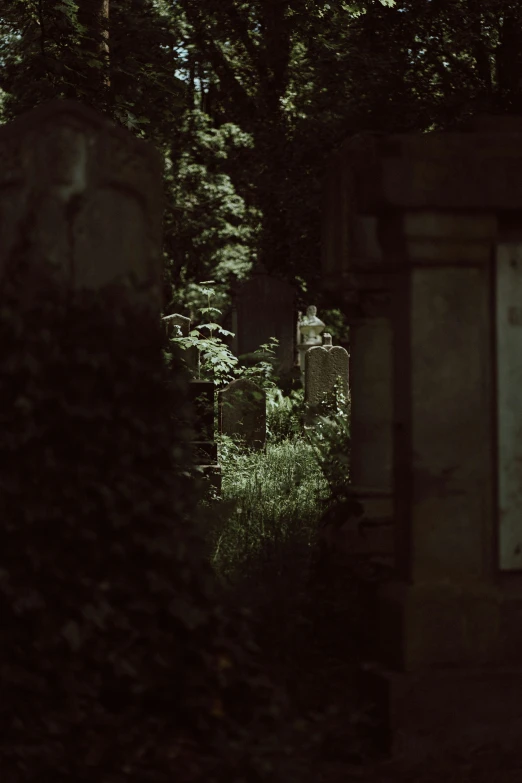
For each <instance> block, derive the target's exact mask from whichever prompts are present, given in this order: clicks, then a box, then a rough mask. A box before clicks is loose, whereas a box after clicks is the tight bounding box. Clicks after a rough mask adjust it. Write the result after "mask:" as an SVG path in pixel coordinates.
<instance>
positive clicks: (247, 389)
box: [218, 378, 266, 449]
mask: <svg viewBox="0 0 522 783" xmlns="http://www.w3.org/2000/svg"><path fill="white" fill-rule="evenodd" d="M218 399H219V430H220V432H221V433H223V434H224V435H230V436H239V437H240V438H241V439H242V440H243V442H244V443H245V445H246V446H248V447H249V448H252V449H262V448H264V445H265V441H266V392H265V391H264V389H261V387H260V386H258V385H257V383H254V382H253V381H250V380H248V379H246V378H239V379H238V380H237V381H232V383H229V384H228V386H225V388H224V389H222V390H221V391H220V392H219V395H218Z"/></svg>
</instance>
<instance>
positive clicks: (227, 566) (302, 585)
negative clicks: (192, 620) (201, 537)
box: [209, 437, 329, 663]
mask: <svg viewBox="0 0 522 783" xmlns="http://www.w3.org/2000/svg"><path fill="white" fill-rule="evenodd" d="M220 451H221V457H220V460H221V464H222V469H223V484H222V499H221V500H220V501H218V502H217V503H215V504H214V506H213V511H214V520H213V524H212V526H211V530H210V531H209V536H210V538H211V548H212V555H211V560H212V564H213V566H214V569H215V571H216V574H217V575H218V577H219V578H220V580H221V582H222V584H223V585H224V586H226V592H227V594H228V596H229V598H230V600H233V601H239V602H240V603H241V604H242V605H243V606H245V607H246V608H248V609H250V610H251V611H253V612H254V613H255V616H256V617H257V619H258V621H259V623H260V626H262V628H263V637H264V638H263V641H264V642H265V643H266V647H267V649H269V650H270V652H271V654H272V655H273V656H274V657H276V658H279V661H280V663H284V661H285V660H286V659H288V657H289V656H291V654H292V650H293V647H294V645H295V641H296V638H297V635H298V628H299V624H300V623H301V622H304V619H303V615H302V611H301V607H302V603H303V601H304V599H305V596H306V592H307V582H308V579H309V574H310V566H311V562H312V554H313V547H314V542H315V538H316V534H317V526H318V520H319V518H320V516H321V515H322V513H323V510H324V504H325V501H327V499H328V497H329V487H328V483H327V481H326V480H325V478H324V476H323V474H322V472H321V470H320V468H319V466H318V464H317V459H316V457H315V454H314V451H313V449H312V447H311V446H310V445H309V444H308V443H307V442H306V441H305V440H304V439H303V438H302V437H294V438H293V439H291V440H282V441H280V442H276V443H274V442H269V443H268V444H267V446H266V451H265V452H252V451H245V450H242V449H241V447H240V446H239V445H238V444H235V443H234V442H233V441H232V440H231V439H229V438H223V439H222V441H221V450H220Z"/></svg>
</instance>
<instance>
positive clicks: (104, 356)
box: [0, 101, 204, 781]
mask: <svg viewBox="0 0 522 783" xmlns="http://www.w3.org/2000/svg"><path fill="white" fill-rule="evenodd" d="M0 161H1V165H0V273H1V287H2V288H1V290H2V308H1V316H0V454H1V457H2V459H1V464H2V467H1V475H0V508H1V514H0V605H1V606H2V625H3V629H2V634H1V637H2V644H1V645H0V690H1V691H2V708H1V711H2V718H5V717H6V716H9V724H10V728H9V732H10V734H9V741H7V742H1V743H0V768H1V769H2V776H3V777H4V778H5V779H6V780H12V781H14V780H22V779H25V780H29V779H33V780H34V779H38V778H40V777H43V778H46V779H47V778H48V779H53V778H56V775H57V774H58V775H59V776H60V775H63V776H64V777H65V778H66V779H70V780H75V779H81V778H82V777H84V775H87V778H89V777H90V775H89V772H88V771H87V772H86V770H89V769H91V770H94V769H95V767H97V768H99V769H107V770H113V771H114V775H116V776H118V774H119V773H118V770H120V771H121V770H125V768H126V767H127V765H128V768H129V769H131V768H136V767H137V765H139V764H140V763H141V762H140V758H141V757H142V747H141V746H140V743H139V742H135V741H134V740H133V739H132V738H131V739H130V740H129V737H128V735H127V736H125V737H124V736H123V735H124V734H126V732H123V734H122V732H121V731H120V729H121V725H122V724H121V720H122V717H123V714H124V712H125V711H130V712H129V714H132V724H133V727H134V729H135V730H136V736H147V735H149V733H150V732H151V731H154V730H155V729H157V728H158V727H159V726H162V727H163V728H162V729H161V730H162V732H164V733H165V735H167V734H168V736H169V741H168V746H167V743H165V744H163V746H162V744H161V742H160V743H158V744H157V747H156V749H155V752H154V753H153V754H152V755H153V757H148V759H147V765H148V769H149V771H150V772H151V774H152V776H153V777H156V778H158V779H161V778H164V777H165V775H167V776H168V775H169V774H170V772H171V771H172V761H171V758H170V757H171V755H172V753H171V747H172V745H171V742H172V731H171V728H172V726H176V725H177V724H179V722H180V720H181V717H180V716H179V715H176V710H177V707H176V705H177V704H180V703H181V704H183V703H184V702H183V701H182V699H180V696H179V693H178V691H179V689H178V684H179V685H180V686H181V678H182V677H183V675H181V674H180V678H179V683H177V684H175V685H174V692H175V696H174V697H173V700H172V702H171V703H170V704H168V706H167V708H165V704H163V705H161V707H159V708H158V706H157V705H158V704H159V701H158V694H160V693H161V694H168V693H169V688H170V686H171V685H172V683H173V674H174V678H175V679H176V677H175V672H173V667H172V661H173V660H177V657H176V656H179V654H180V647H179V643H178V640H179V628H180V619H179V618H180V615H179V613H178V606H179V602H180V601H179V599H180V595H181V594H183V593H182V590H183V589H185V590H187V588H183V587H182V586H181V585H182V582H181V578H178V577H179V575H180V573H181V570H182V568H181V565H182V564H181V563H180V558H181V555H178V554H177V553H178V552H180V551H181V547H180V541H181V540H182V542H183V543H184V544H186V543H187V541H188V538H187V535H188V534H187V533H183V534H182V535H183V536H184V537H183V539H180V535H181V534H180V531H181V530H185V525H184V522H185V521H186V520H187V518H188V515H189V514H190V510H191V506H190V498H189V494H190V493H189V490H190V484H188V483H187V481H186V480H185V476H184V474H185V466H186V461H188V460H189V454H188V447H187V446H186V444H185V443H184V440H183V437H182V434H181V433H182V429H183V427H184V418H185V416H184V412H183V411H182V404H183V397H184V395H185V394H186V390H185V386H186V383H185V380H184V378H183V377H182V374H181V373H180V374H179V377H175V378H173V379H172V383H171V384H168V383H167V377H166V375H165V366H164V359H163V354H162V348H163V347H164V334H163V332H162V328H161V321H160V305H161V302H160V292H161V285H160V283H161V278H162V268H161V222H162V191H163V185H162V164H161V158H160V156H159V154H158V153H157V152H156V151H155V150H154V149H153V148H152V147H151V146H150V145H149V144H146V143H145V142H143V141H138V140H137V139H135V138H134V137H133V136H132V134H130V133H128V132H126V131H124V130H122V129H120V128H117V127H116V126H115V125H114V124H113V123H112V122H111V121H110V120H108V119H107V118H104V117H102V116H100V115H98V114H96V113H94V112H92V111H90V110H88V109H86V108H85V107H83V106H81V105H78V104H76V103H70V102H59V101H57V102H53V103H50V104H47V105H42V106H39V107H38V108H37V109H35V110H34V111H31V112H30V113H29V114H28V115H26V116H22V117H21V118H19V119H17V120H15V121H13V122H12V123H8V124H7V125H5V126H3V127H1V128H0ZM173 401H174V403H175V407H173ZM202 573H204V572H203V570H202ZM193 592H194V593H195V592H196V591H195V590H194V591H193ZM186 611H187V612H188V613H190V611H191V608H190V607H189V606H188V605H187V609H186ZM196 612H199V613H200V614H201V609H200V608H197V609H196ZM37 616H38V618H39V619H37ZM44 618H45V619H44ZM4 631H5V632H4ZM122 633H123V635H124V637H125V640H126V645H125V650H123V648H122ZM187 665H190V663H188V664H187ZM64 677H65V679H64ZM191 677H192V678H194V681H196V680H195V677H194V675H191ZM59 683H62V684H61V685H59ZM62 686H63V687H62ZM57 689H58V690H57ZM60 690H61V692H62V695H60V694H59V691H60ZM62 696H63V697H64V698H62ZM182 698H183V697H182ZM167 699H168V696H167ZM79 705H81V709H78V707H79ZM114 705H116V709H114ZM167 713H169V718H168V719H166V718H165V715H166V714H167ZM42 716H49V720H43V719H42ZM166 721H171V724H170V727H169V728H168V729H167V728H166V726H165V723H166ZM153 726H154V727H155V728H154V729H153V728H152V727H153ZM118 727H120V728H118ZM77 740H78V741H77ZM67 748H68V749H69V750H70V751H71V752H64V751H65V749H67ZM73 748H74V750H72V749H73ZM93 752H94V755H93ZM122 774H123V773H122ZM94 776H95V777H96V774H94ZM107 776H108V777H109V778H110V777H112V773H111V772H110V771H109V772H108V773H107ZM182 777H183V775H182Z"/></svg>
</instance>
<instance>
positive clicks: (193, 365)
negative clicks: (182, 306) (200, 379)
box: [162, 313, 199, 375]
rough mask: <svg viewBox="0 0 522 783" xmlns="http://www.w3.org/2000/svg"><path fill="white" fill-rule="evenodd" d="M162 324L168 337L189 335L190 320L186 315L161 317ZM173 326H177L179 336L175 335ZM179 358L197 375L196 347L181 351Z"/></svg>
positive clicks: (177, 314)
mask: <svg viewBox="0 0 522 783" xmlns="http://www.w3.org/2000/svg"><path fill="white" fill-rule="evenodd" d="M162 320H163V323H164V324H165V328H166V330H167V334H168V336H169V337H188V336H189V334H190V318H188V317H187V316H186V315H179V313H174V314H173V315H165V316H164V317H163V319H162ZM175 326H179V329H180V331H181V334H179V332H178V333H177V334H176V331H177V330H175V328H174V327H175ZM181 357H182V359H184V360H185V361H186V364H187V367H188V369H189V371H190V372H191V373H193V374H195V375H198V371H199V352H198V349H197V348H196V346H191V347H190V348H187V349H185V350H182V351H181Z"/></svg>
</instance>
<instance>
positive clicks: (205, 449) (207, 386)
mask: <svg viewBox="0 0 522 783" xmlns="http://www.w3.org/2000/svg"><path fill="white" fill-rule="evenodd" d="M215 391H216V386H215V383H214V381H197V380H192V381H190V383H189V395H190V400H191V402H192V406H193V411H194V420H193V427H194V439H193V441H192V447H193V453H194V461H195V464H196V466H197V467H198V469H199V471H200V473H201V474H202V475H203V476H204V477H205V478H207V479H208V480H209V483H210V485H211V486H213V487H214V488H215V489H216V490H217V491H218V492H219V490H220V488H221V468H220V466H219V464H218V454H217V443H216V441H215V426H214V403H215Z"/></svg>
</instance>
